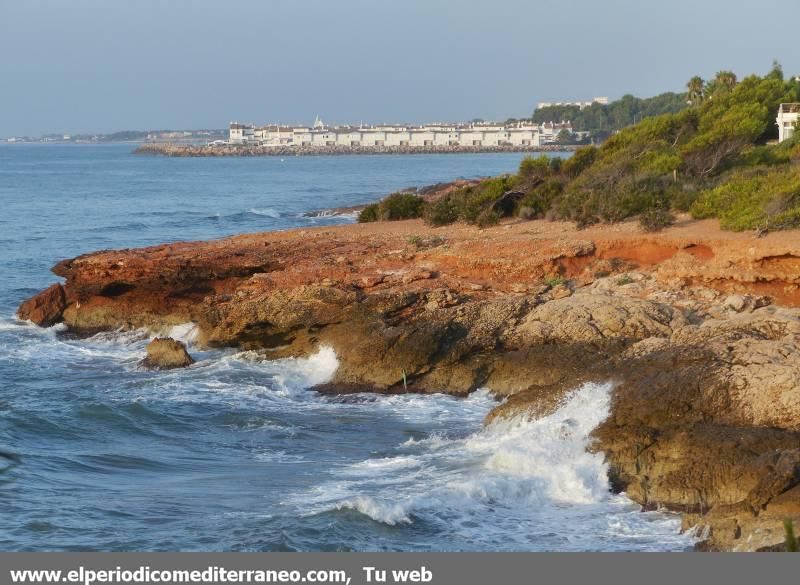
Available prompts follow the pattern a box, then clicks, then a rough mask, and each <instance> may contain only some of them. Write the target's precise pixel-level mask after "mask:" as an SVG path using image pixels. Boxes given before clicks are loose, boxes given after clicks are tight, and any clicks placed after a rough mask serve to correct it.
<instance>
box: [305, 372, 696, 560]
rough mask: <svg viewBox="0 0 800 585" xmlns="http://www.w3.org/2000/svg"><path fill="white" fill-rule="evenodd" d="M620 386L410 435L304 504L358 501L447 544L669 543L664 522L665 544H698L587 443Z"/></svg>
mask: <svg viewBox="0 0 800 585" xmlns="http://www.w3.org/2000/svg"><path fill="white" fill-rule="evenodd" d="M610 390H611V385H610V384H586V385H583V386H581V387H580V388H579V389H577V390H575V391H574V392H572V393H571V394H570V395H568V396H567V397H566V398H565V399H564V401H563V403H562V404H561V406H560V407H559V408H558V409H557V410H556V411H554V412H553V413H552V414H550V415H548V416H545V417H542V418H540V419H537V420H529V419H527V418H525V417H516V418H513V419H510V420H499V421H496V422H494V423H492V424H491V425H489V426H487V427H484V428H482V429H480V430H478V431H476V432H473V433H471V434H468V435H466V436H462V437H457V436H455V437H449V438H448V437H442V436H441V435H440V434H435V435H432V436H431V437H429V438H428V439H418V440H407V441H405V442H404V443H403V444H401V445H399V446H398V447H397V454H395V455H393V456H389V457H382V458H375V459H368V460H365V461H361V462H359V463H356V464H351V465H348V466H346V467H344V468H342V469H340V470H338V472H337V473H336V479H334V480H332V481H330V482H328V483H327V484H325V485H323V486H319V487H318V488H317V489H315V490H314V491H313V492H311V493H308V494H306V496H305V498H304V499H303V498H301V499H299V500H297V501H296V504H297V505H299V506H301V507H305V508H306V513H308V514H326V513H330V511H334V512H338V513H347V512H348V511H351V512H357V513H359V514H363V515H364V516H366V517H368V518H370V519H371V520H373V521H375V522H379V523H382V524H384V525H387V526H396V527H397V526H409V527H411V526H418V527H419V529H421V530H423V531H427V530H433V531H435V532H436V533H439V534H444V535H447V536H446V541H447V542H449V543H450V544H447V545H445V544H443V545H442V547H441V548H442V549H446V550H453V549H458V550H465V549H466V550H470V549H471V550H588V549H603V548H608V546H607V543H603V542H601V540H598V539H597V534H598V533H599V534H603V535H604V536H607V537H610V541H611V542H613V543H614V545H613V546H612V547H611V548H619V549H620V550H627V549H644V550H657V549H659V548H660V547H661V546H662V545H661V544H656V543H653V542H652V537H653V535H654V534H656V533H659V532H660V533H662V534H663V533H664V531H667V532H668V534H669V537H668V538H667V539H666V541H665V543H664V544H663V546H664V548H665V549H666V548H669V547H675V546H680V545H679V544H678V543H687V544H688V543H689V541H690V538H689V537H688V536H681V535H680V534H679V521H678V520H677V518H676V517H670V516H667V515H652V514H642V513H640V512H639V509H638V506H636V505H634V504H633V503H632V502H630V501H629V500H627V499H626V498H625V497H624V496H619V495H614V494H612V493H611V492H610V490H609V483H608V479H607V467H606V464H605V463H604V458H603V455H602V454H597V453H589V452H588V451H587V447H588V446H589V443H590V440H591V439H590V433H591V431H592V430H593V429H594V428H595V427H596V426H597V425H598V424H599V423H600V422H602V421H603V420H604V419H605V418H606V417H607V416H608V413H609V404H610V401H609V396H610ZM471 399H472V400H473V401H475V400H484V399H488V396H487V395H486V394H485V393H481V394H478V395H473V397H471ZM468 400H470V399H468ZM487 406H489V405H487ZM575 526H581V530H580V531H576V530H575ZM592 534H594V536H591V535H592ZM454 543H460V545H456V544H454Z"/></svg>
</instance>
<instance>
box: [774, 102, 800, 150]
mask: <svg viewBox="0 0 800 585" xmlns="http://www.w3.org/2000/svg"><path fill="white" fill-rule="evenodd" d="M798 120H800V103H795V104H781V107H780V108H778V118H777V120H776V121H777V122H778V142H783V141H784V140H789V139H790V138H791V137H792V136H793V135H794V133H795V130H796V129H797V125H798Z"/></svg>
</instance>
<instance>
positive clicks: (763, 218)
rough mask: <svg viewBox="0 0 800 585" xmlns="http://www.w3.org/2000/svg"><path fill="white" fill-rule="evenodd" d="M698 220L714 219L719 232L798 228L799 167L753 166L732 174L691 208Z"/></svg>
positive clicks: (799, 220) (702, 195) (799, 202)
mask: <svg viewBox="0 0 800 585" xmlns="http://www.w3.org/2000/svg"><path fill="white" fill-rule="evenodd" d="M691 211H692V215H693V216H694V217H696V218H698V219H702V218H708V217H716V218H719V220H720V225H721V226H722V228H723V229H728V230H734V231H742V230H748V229H773V230H774V229H789V228H795V227H800V168H798V167H797V166H795V165H791V166H780V167H777V168H764V167H757V168H752V169H744V170H737V171H733V172H732V173H731V174H730V176H729V177H727V178H726V180H725V181H724V182H723V183H722V184H720V185H719V186H718V187H715V188H713V189H709V190H707V191H704V192H703V193H701V194H700V196H699V198H698V199H697V201H696V202H695V203H694V205H692V209H691Z"/></svg>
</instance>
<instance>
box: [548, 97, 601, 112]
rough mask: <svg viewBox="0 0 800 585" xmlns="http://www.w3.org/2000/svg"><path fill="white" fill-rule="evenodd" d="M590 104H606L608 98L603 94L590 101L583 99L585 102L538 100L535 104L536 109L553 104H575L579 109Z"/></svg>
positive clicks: (549, 106)
mask: <svg viewBox="0 0 800 585" xmlns="http://www.w3.org/2000/svg"><path fill="white" fill-rule="evenodd" d="M592 104H600V105H603V106H607V105H608V98H607V97H605V96H603V97H596V98H592V101H585V102H539V104H538V105H537V109H540V110H541V109H542V108H551V107H553V106H577V107H579V108H580V109H583V108H588V107H589V106H591V105H592Z"/></svg>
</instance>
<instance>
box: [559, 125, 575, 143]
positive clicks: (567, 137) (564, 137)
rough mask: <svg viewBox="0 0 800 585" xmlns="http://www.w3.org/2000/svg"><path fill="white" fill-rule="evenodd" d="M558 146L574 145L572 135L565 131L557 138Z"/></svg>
mask: <svg viewBox="0 0 800 585" xmlns="http://www.w3.org/2000/svg"><path fill="white" fill-rule="evenodd" d="M556 142H557V143H558V144H572V133H570V131H569V130H567V129H563V130H561V131H560V132H559V133H558V135H557V136H556Z"/></svg>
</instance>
